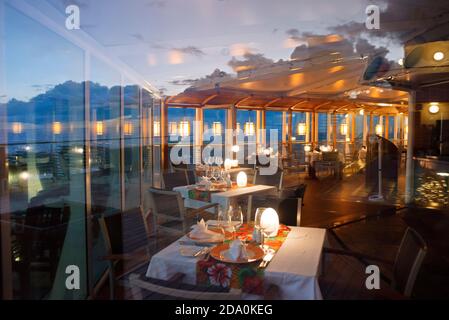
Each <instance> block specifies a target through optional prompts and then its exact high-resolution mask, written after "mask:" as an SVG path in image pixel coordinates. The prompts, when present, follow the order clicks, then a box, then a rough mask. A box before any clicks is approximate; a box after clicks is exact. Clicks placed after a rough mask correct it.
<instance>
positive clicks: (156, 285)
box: [129, 274, 242, 300]
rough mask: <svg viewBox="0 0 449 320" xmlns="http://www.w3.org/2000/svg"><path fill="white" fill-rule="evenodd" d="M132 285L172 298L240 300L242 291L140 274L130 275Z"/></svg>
mask: <svg viewBox="0 0 449 320" xmlns="http://www.w3.org/2000/svg"><path fill="white" fill-rule="evenodd" d="M129 284H130V286H131V287H137V288H140V289H144V290H147V291H150V292H152V293H155V294H156V295H162V296H164V297H166V298H170V299H188V300H240V299H241V298H242V291H241V290H239V289H228V290H225V289H222V288H220V287H216V288H217V289H216V290H214V289H215V288H214V287H212V286H209V287H205V288H199V287H195V286H192V285H183V284H179V283H173V284H172V283H170V281H163V280H156V279H148V280H142V279H141V278H140V276H139V275H138V274H131V275H130V276H129Z"/></svg>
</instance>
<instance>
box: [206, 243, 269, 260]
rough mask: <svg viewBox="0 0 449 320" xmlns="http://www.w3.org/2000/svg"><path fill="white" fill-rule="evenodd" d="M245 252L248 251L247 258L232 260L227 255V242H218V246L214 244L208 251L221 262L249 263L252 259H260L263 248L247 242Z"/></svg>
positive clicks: (262, 254)
mask: <svg viewBox="0 0 449 320" xmlns="http://www.w3.org/2000/svg"><path fill="white" fill-rule="evenodd" d="M246 252H247V253H248V260H243V259H239V260H232V259H231V258H230V257H229V243H224V244H220V245H218V246H215V247H213V248H212V250H211V251H210V255H211V256H212V257H213V258H214V259H216V260H218V261H222V262H226V263H251V262H254V261H258V260H262V259H263V256H264V252H263V250H262V249H261V248H260V247H259V246H256V245H254V244H248V245H247V246H246Z"/></svg>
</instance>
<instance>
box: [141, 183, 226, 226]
mask: <svg viewBox="0 0 449 320" xmlns="http://www.w3.org/2000/svg"><path fill="white" fill-rule="evenodd" d="M148 194H149V204H150V209H151V212H152V214H153V221H154V226H155V228H156V232H157V231H158V229H161V230H165V231H168V232H172V233H173V232H175V233H181V234H185V233H187V232H188V230H189V228H190V226H191V225H193V224H195V223H196V222H197V221H198V220H199V219H201V218H205V219H210V218H216V214H217V212H218V211H217V210H218V204H217V203H212V204H208V205H205V206H202V207H200V208H196V209H193V208H187V207H185V206H184V199H183V198H182V197H181V194H180V193H179V192H176V191H167V190H160V189H156V188H150V189H149V190H148ZM208 209H215V215H213V214H212V213H210V212H208V211H207V210H208ZM161 220H164V222H160V221H161ZM180 227H181V228H180Z"/></svg>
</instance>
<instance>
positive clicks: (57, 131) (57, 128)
mask: <svg viewBox="0 0 449 320" xmlns="http://www.w3.org/2000/svg"><path fill="white" fill-rule="evenodd" d="M52 130H53V134H61V131H62V125H61V122H59V121H56V122H53V125H52Z"/></svg>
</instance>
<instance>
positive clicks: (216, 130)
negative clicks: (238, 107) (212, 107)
mask: <svg viewBox="0 0 449 320" xmlns="http://www.w3.org/2000/svg"><path fill="white" fill-rule="evenodd" d="M212 132H213V134H214V136H221V132H222V126H221V122H218V121H216V122H214V123H212Z"/></svg>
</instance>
